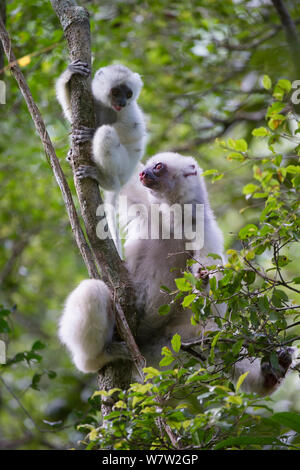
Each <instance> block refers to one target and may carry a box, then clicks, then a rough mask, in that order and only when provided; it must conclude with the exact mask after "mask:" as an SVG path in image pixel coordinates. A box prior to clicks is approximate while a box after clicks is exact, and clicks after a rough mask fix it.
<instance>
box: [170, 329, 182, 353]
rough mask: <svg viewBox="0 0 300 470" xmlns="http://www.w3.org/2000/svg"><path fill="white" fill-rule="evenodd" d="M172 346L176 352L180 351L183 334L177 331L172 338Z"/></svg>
mask: <svg viewBox="0 0 300 470" xmlns="http://www.w3.org/2000/svg"><path fill="white" fill-rule="evenodd" d="M171 344H172V348H173V349H174V351H175V352H176V353H178V352H179V351H180V348H181V336H180V335H178V334H177V333H176V335H174V336H173V338H172V339H171Z"/></svg>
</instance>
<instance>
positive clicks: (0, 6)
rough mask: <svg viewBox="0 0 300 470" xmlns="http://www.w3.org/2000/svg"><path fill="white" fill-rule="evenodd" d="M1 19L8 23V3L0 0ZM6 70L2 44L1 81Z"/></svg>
mask: <svg viewBox="0 0 300 470" xmlns="http://www.w3.org/2000/svg"><path fill="white" fill-rule="evenodd" d="M0 18H2V21H3V23H4V24H5V23H6V1H5V0H0ZM3 68H4V50H3V47H2V44H1V43H0V79H1V78H2V74H3V72H1V70H3Z"/></svg>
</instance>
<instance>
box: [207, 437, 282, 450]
mask: <svg viewBox="0 0 300 470" xmlns="http://www.w3.org/2000/svg"><path fill="white" fill-rule="evenodd" d="M279 443H280V441H279V440H278V439H276V437H264V436H240V437H229V438H228V439H224V441H221V442H218V443H217V444H216V445H215V446H214V450H219V449H225V448H228V447H236V446H249V445H257V446H264V445H275V444H279Z"/></svg>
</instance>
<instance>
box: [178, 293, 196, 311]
mask: <svg viewBox="0 0 300 470" xmlns="http://www.w3.org/2000/svg"><path fill="white" fill-rule="evenodd" d="M196 297H197V294H189V295H187V296H186V297H185V298H184V300H183V302H182V304H181V305H182V306H183V307H184V308H185V307H188V306H189V305H191V303H192V302H193V301H194V300H195V298H196Z"/></svg>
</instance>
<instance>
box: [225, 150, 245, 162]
mask: <svg viewBox="0 0 300 470" xmlns="http://www.w3.org/2000/svg"><path fill="white" fill-rule="evenodd" d="M226 158H227V160H235V161H237V162H243V161H244V160H245V157H244V155H242V154H241V153H237V152H232V153H229V154H228V155H227V157H226Z"/></svg>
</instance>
